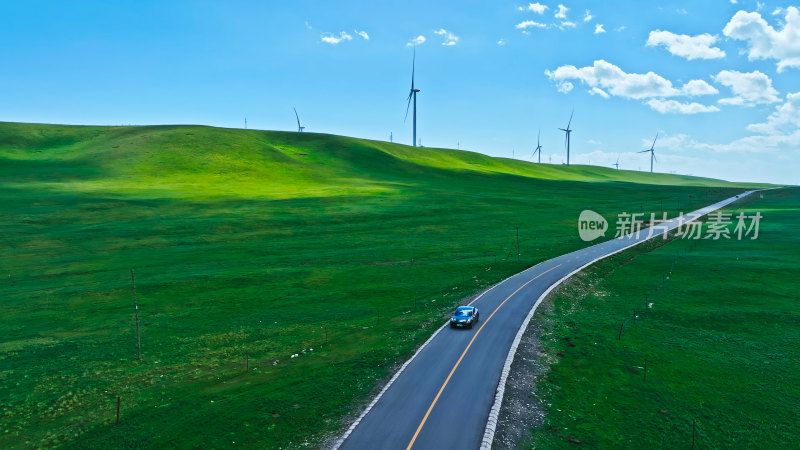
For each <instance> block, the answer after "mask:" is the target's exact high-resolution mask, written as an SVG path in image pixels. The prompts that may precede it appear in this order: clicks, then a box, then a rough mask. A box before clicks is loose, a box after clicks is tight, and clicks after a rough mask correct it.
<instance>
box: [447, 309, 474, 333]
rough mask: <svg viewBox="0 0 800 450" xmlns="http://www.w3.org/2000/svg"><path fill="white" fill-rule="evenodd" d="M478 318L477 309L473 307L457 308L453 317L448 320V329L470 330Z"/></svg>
mask: <svg viewBox="0 0 800 450" xmlns="http://www.w3.org/2000/svg"><path fill="white" fill-rule="evenodd" d="M479 318H480V313H479V312H478V308H476V307H474V306H459V307H458V308H456V312H454V313H453V317H451V318H450V328H472V326H473V325H475V323H476V322H477V321H478V319H479Z"/></svg>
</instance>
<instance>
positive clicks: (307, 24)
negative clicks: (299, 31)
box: [306, 20, 314, 30]
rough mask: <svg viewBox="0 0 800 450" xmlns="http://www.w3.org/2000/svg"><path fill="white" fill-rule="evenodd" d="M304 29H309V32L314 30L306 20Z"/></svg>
mask: <svg viewBox="0 0 800 450" xmlns="http://www.w3.org/2000/svg"><path fill="white" fill-rule="evenodd" d="M306 28H307V29H309V30H313V29H314V27H312V26H311V24H310V23H308V21H307V20H306Z"/></svg>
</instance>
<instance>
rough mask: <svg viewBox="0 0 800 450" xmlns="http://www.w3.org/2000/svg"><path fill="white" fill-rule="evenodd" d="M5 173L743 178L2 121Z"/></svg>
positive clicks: (292, 185)
mask: <svg viewBox="0 0 800 450" xmlns="http://www.w3.org/2000/svg"><path fill="white" fill-rule="evenodd" d="M0 157H2V158H3V160H4V161H3V162H4V170H3V172H4V173H3V178H2V181H3V182H5V183H7V186H9V187H17V186H20V184H19V183H20V182H24V183H25V186H26V187H31V186H36V187H40V188H42V189H69V190H72V191H75V192H104V193H113V194H118V195H130V196H136V197H140V198H159V197H170V198H172V197H180V198H214V197H216V198H220V197H237V198H269V199H280V198H297V197H300V196H302V197H319V196H333V195H349V194H373V193H391V192H397V191H398V189H399V188H400V186H408V185H417V184H420V178H429V177H434V178H437V177H446V176H449V175H455V174H462V175H463V174H465V173H468V174H470V175H474V174H491V175H499V174H505V175H517V176H523V177H530V178H540V179H548V180H564V181H589V182H608V181H619V182H631V183H647V184H661V185H681V186H740V184H734V183H728V182H724V181H721V180H714V179H708V178H699V177H690V176H683V175H671V174H658V173H657V174H650V173H646V172H638V171H628V170H614V169H610V168H603V167H596V166H580V165H578V166H575V165H573V166H571V167H567V166H561V165H550V164H534V163H529V162H524V161H520V160H513V159H505V158H493V157H489V156H486V155H483V154H480V153H473V152H467V151H459V150H447V149H433V148H414V147H408V146H404V145H399V144H391V143H387V142H378V141H369V140H364V139H354V138H346V137H341V136H331V135H323V134H314V133H302V134H300V133H286V132H274V131H273V132H271V131H257V130H236V129H221V128H211V127H201V126H151V127H80V126H60V125H35V124H17V123H0Z"/></svg>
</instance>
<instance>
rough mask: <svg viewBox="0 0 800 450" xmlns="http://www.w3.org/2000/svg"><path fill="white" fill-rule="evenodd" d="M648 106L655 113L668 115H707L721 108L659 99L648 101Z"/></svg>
mask: <svg viewBox="0 0 800 450" xmlns="http://www.w3.org/2000/svg"><path fill="white" fill-rule="evenodd" d="M646 103H647V106H649V107H650V108H652V109H653V110H654V111H658V112H660V113H661V114H667V113H675V114H697V113H707V112H717V111H719V108H717V107H716V106H713V105H711V106H707V105H703V104H701V103H696V102H691V103H681V102H679V101H676V100H661V99H657V98H653V99H650V100H648V101H647V102H646Z"/></svg>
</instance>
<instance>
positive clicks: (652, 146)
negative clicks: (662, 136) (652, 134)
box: [650, 133, 658, 150]
mask: <svg viewBox="0 0 800 450" xmlns="http://www.w3.org/2000/svg"><path fill="white" fill-rule="evenodd" d="M657 140H658V133H656V138H655V139H653V145H651V146H650V149H651V150H652V149H653V148H654V147H655V146H656V141H657Z"/></svg>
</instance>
